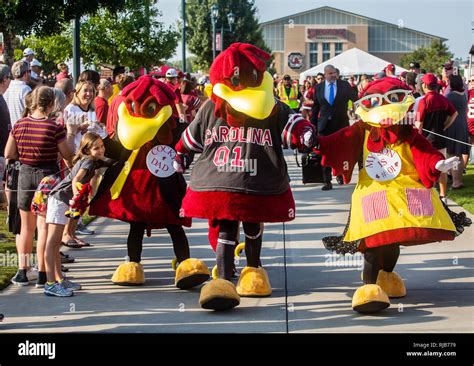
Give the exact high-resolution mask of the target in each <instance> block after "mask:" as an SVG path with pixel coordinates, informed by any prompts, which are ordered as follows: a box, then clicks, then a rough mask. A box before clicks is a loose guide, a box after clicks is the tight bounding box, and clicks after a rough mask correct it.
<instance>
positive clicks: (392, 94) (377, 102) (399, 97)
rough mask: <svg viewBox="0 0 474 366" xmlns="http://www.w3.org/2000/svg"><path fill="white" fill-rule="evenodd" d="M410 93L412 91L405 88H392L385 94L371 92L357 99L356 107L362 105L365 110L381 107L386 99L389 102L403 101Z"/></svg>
mask: <svg viewBox="0 0 474 366" xmlns="http://www.w3.org/2000/svg"><path fill="white" fill-rule="evenodd" d="M409 95H411V91H410V90H405V89H396V90H390V91H388V92H387V93H385V94H370V95H366V96H365V97H363V98H361V99H359V100H358V101H356V102H355V103H354V107H355V108H357V107H359V106H361V107H362V108H364V109H365V110H369V109H371V108H375V107H380V106H381V105H383V104H384V101H386V102H387V103H389V104H394V103H403V102H405V101H406V99H407V98H408V96H409Z"/></svg>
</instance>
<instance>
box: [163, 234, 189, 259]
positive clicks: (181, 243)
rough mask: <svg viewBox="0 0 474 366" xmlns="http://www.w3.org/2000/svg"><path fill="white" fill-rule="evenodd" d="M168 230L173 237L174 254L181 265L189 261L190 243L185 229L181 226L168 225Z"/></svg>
mask: <svg viewBox="0 0 474 366" xmlns="http://www.w3.org/2000/svg"><path fill="white" fill-rule="evenodd" d="M166 230H168V233H169V234H170V236H171V241H172V242H173V250H174V254H175V255H176V259H177V260H178V262H179V263H181V262H183V261H185V260H186V259H188V258H189V257H190V254H189V243H188V238H187V237H186V233H185V232H184V229H183V227H182V226H180V225H168V226H166Z"/></svg>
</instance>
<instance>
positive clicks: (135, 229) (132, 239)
mask: <svg viewBox="0 0 474 366" xmlns="http://www.w3.org/2000/svg"><path fill="white" fill-rule="evenodd" d="M145 229H146V224H145V223H143V222H131V223H130V231H129V233H128V239H127V250H128V257H129V260H130V262H137V263H140V261H141V260H142V248H143V235H144V234H145Z"/></svg>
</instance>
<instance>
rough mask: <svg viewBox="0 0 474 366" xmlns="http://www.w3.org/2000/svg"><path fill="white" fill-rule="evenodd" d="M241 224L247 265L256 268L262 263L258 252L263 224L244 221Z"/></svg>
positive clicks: (260, 246)
mask: <svg viewBox="0 0 474 366" xmlns="http://www.w3.org/2000/svg"><path fill="white" fill-rule="evenodd" d="M243 226H244V233H245V255H246V257H247V266H249V267H255V268H258V267H260V266H261V265H262V263H261V261H260V252H261V251H262V236H263V224H260V223H251V222H244V223H243Z"/></svg>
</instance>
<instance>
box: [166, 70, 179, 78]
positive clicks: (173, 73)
mask: <svg viewBox="0 0 474 366" xmlns="http://www.w3.org/2000/svg"><path fill="white" fill-rule="evenodd" d="M166 77H167V78H177V77H178V73H177V71H176V70H175V69H168V70H167V71H166Z"/></svg>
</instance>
